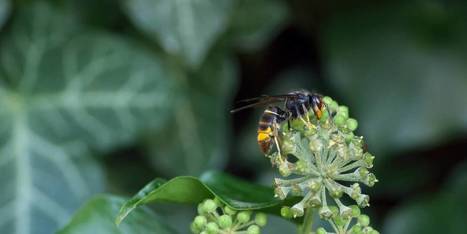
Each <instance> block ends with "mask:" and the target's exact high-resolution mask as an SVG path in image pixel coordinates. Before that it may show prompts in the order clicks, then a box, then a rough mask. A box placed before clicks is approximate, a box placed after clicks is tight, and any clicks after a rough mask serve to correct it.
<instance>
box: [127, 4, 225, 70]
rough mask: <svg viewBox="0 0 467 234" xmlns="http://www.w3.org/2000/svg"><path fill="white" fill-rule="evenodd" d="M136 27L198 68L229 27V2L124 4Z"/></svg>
mask: <svg viewBox="0 0 467 234" xmlns="http://www.w3.org/2000/svg"><path fill="white" fill-rule="evenodd" d="M123 1H124V2H123V3H124V8H125V10H126V12H127V14H128V15H129V17H130V19H131V20H132V21H133V23H134V24H135V26H136V27H138V28H139V29H141V30H142V31H143V32H145V33H147V34H148V35H149V36H151V37H152V38H153V39H155V40H157V41H158V42H159V43H160V45H161V46H162V47H163V48H164V49H165V50H166V51H167V52H169V53H171V54H175V55H178V56H180V57H182V58H183V59H184V61H185V62H186V63H187V64H188V65H190V66H192V67H197V66H198V65H200V64H202V62H203V60H204V59H205V57H206V55H207V53H208V51H209V49H210V48H211V46H212V45H213V44H214V43H215V42H216V40H217V38H218V37H219V35H220V34H221V33H222V32H223V31H224V30H225V28H226V26H227V25H228V20H229V15H230V12H231V8H232V3H233V1H232V0H123Z"/></svg>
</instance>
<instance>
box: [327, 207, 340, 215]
mask: <svg viewBox="0 0 467 234" xmlns="http://www.w3.org/2000/svg"><path fill="white" fill-rule="evenodd" d="M329 209H330V210H331V212H332V215H331V216H332V217H337V216H338V215H339V208H337V206H329Z"/></svg>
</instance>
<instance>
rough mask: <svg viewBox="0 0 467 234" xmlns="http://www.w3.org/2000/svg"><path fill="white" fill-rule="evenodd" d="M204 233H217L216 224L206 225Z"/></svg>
mask: <svg viewBox="0 0 467 234" xmlns="http://www.w3.org/2000/svg"><path fill="white" fill-rule="evenodd" d="M206 232H207V233H208V234H217V233H218V232H219V226H217V223H214V222H209V223H208V224H207V225H206Z"/></svg>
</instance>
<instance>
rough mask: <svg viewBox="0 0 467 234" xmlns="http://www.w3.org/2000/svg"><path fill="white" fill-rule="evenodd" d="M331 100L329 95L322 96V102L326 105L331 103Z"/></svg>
mask: <svg viewBox="0 0 467 234" xmlns="http://www.w3.org/2000/svg"><path fill="white" fill-rule="evenodd" d="M333 101H334V100H332V98H331V97H328V96H325V97H323V102H324V104H326V105H331V103H332V102H333ZM336 104H337V103H336Z"/></svg>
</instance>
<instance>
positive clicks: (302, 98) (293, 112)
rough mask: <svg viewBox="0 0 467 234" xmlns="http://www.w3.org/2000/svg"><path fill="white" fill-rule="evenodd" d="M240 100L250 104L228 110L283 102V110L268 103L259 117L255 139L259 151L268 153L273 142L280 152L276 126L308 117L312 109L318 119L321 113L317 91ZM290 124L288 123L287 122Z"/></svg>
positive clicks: (321, 105)
mask: <svg viewBox="0 0 467 234" xmlns="http://www.w3.org/2000/svg"><path fill="white" fill-rule="evenodd" d="M241 102H251V103H250V104H247V105H244V106H241V107H239V108H236V109H233V110H231V111H230V112H231V113H235V112H238V111H240V110H244V109H247V108H252V107H258V106H265V105H269V104H272V103H277V102H284V110H283V109H281V108H280V107H278V106H272V105H269V106H268V107H267V108H266V109H265V110H264V112H263V114H262V115H261V117H260V120H259V124H258V135H257V141H258V145H259V147H260V149H261V151H262V152H263V153H264V154H269V152H270V150H271V148H272V144H273V142H274V143H275V145H276V147H277V151H278V152H279V154H280V148H279V142H278V137H277V136H278V128H279V126H280V124H281V123H282V122H283V121H290V119H296V118H300V119H302V120H303V117H304V116H306V118H308V115H307V113H308V112H309V111H310V110H312V111H313V113H314V114H315V116H316V118H318V119H320V118H321V116H322V114H323V106H324V105H323V101H322V96H321V95H320V94H317V93H311V92H309V91H306V90H298V91H292V92H290V93H288V94H284V95H272V96H269V95H263V96H261V97H256V98H251V99H245V100H242V101H241ZM289 126H290V124H289Z"/></svg>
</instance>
